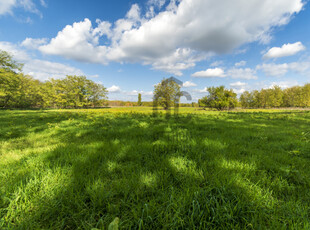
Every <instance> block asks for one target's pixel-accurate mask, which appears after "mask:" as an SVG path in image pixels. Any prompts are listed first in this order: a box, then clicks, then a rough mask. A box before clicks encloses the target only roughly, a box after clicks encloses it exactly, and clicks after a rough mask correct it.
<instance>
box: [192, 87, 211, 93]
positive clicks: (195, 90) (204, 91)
mask: <svg viewBox="0 0 310 230" xmlns="http://www.w3.org/2000/svg"><path fill="white" fill-rule="evenodd" d="M193 91H194V92H196V93H199V94H201V93H206V92H207V91H208V88H207V87H205V88H204V89H194V90H193Z"/></svg>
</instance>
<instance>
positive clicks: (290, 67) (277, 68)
mask: <svg viewBox="0 0 310 230" xmlns="http://www.w3.org/2000/svg"><path fill="white" fill-rule="evenodd" d="M256 68H257V69H259V70H262V71H263V72H264V73H265V74H266V75H267V76H273V77H276V76H283V75H285V74H286V73H288V72H289V71H293V72H296V73H299V74H304V75H306V74H309V73H310V62H291V63H283V64H275V63H271V64H265V63H264V64H262V65H258V66H257V67H256Z"/></svg>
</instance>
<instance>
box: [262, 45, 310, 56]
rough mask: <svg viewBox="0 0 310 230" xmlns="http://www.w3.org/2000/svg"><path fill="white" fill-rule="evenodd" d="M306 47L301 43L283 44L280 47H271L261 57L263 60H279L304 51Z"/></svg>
mask: <svg viewBox="0 0 310 230" xmlns="http://www.w3.org/2000/svg"><path fill="white" fill-rule="evenodd" d="M305 49H306V47H305V46H304V45H303V44H302V43H301V42H296V43H293V44H290V43H288V44H284V45H283V46H282V47H273V48H271V49H270V50H268V52H267V53H266V54H265V55H264V56H263V58H264V59H269V58H280V57H286V56H292V55H295V54H297V53H299V52H300V51H303V50H305Z"/></svg>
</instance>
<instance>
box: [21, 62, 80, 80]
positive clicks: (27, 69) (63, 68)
mask: <svg viewBox="0 0 310 230" xmlns="http://www.w3.org/2000/svg"><path fill="white" fill-rule="evenodd" d="M23 72H24V73H26V74H29V75H31V76H33V77H34V78H36V79H40V80H47V79H49V78H54V79H57V78H63V77H65V76H66V75H85V74H84V73H83V71H82V70H80V69H77V68H74V67H72V66H69V65H64V64H61V63H57V62H50V61H43V60H38V59H34V60H31V61H29V62H27V63H26V64H25V66H24V69H23Z"/></svg>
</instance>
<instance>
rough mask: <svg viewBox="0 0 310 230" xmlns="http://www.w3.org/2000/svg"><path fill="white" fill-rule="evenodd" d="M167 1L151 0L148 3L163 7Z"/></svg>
mask: <svg viewBox="0 0 310 230" xmlns="http://www.w3.org/2000/svg"><path fill="white" fill-rule="evenodd" d="M165 3H166V0H149V1H148V4H149V5H152V6H155V7H157V8H162V7H163V5H164V4H165Z"/></svg>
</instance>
